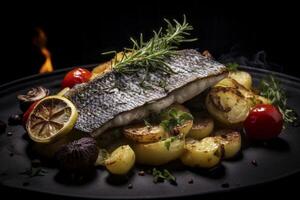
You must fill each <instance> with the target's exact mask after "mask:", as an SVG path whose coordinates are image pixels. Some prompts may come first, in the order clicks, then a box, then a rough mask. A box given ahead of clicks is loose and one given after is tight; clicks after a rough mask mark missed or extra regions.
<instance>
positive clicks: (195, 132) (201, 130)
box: [187, 113, 214, 140]
mask: <svg viewBox="0 0 300 200" xmlns="http://www.w3.org/2000/svg"><path fill="white" fill-rule="evenodd" d="M213 129H214V120H213V119H212V118H211V117H210V116H209V115H208V114H207V113H201V114H194V120H193V126H192V128H191V130H190V132H189V133H188V134H187V136H188V137H192V138H194V139H198V140H200V139H202V138H205V137H207V136H209V134H210V133H211V132H212V131H213Z"/></svg>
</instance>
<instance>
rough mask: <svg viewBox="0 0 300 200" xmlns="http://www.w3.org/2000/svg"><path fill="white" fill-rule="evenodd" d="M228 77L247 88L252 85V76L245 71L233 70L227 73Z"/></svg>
mask: <svg viewBox="0 0 300 200" xmlns="http://www.w3.org/2000/svg"><path fill="white" fill-rule="evenodd" d="M228 77H229V78H232V79H234V80H236V81H237V82H238V83H239V84H241V85H242V86H244V87H245V88H247V89H249V90H250V89H251V87H252V77H251V75H250V74H249V73H248V72H245V71H234V72H230V73H229V76H228Z"/></svg>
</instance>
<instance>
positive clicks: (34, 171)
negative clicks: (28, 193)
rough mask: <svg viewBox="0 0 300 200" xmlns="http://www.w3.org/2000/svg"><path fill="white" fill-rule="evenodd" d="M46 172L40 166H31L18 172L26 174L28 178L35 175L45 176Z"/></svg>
mask: <svg viewBox="0 0 300 200" xmlns="http://www.w3.org/2000/svg"><path fill="white" fill-rule="evenodd" d="M46 173H47V171H46V170H44V169H43V168H41V167H31V168H30V169H27V170H25V171H24V172H21V173H20V174H22V175H27V176H28V177H29V178H33V177H36V176H45V174H46Z"/></svg>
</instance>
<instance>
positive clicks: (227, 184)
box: [221, 183, 230, 188]
mask: <svg viewBox="0 0 300 200" xmlns="http://www.w3.org/2000/svg"><path fill="white" fill-rule="evenodd" d="M221 186H222V188H229V186H230V185H229V183H223V184H222V185H221Z"/></svg>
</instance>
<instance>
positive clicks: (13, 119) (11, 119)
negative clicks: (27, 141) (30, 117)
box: [8, 114, 22, 125]
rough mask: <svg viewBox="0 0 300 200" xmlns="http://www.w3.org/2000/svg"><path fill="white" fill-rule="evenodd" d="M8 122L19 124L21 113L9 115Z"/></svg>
mask: <svg viewBox="0 0 300 200" xmlns="http://www.w3.org/2000/svg"><path fill="white" fill-rule="evenodd" d="M8 124H9V125H20V124H22V116H21V114H15V115H11V116H10V117H9V118H8Z"/></svg>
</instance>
